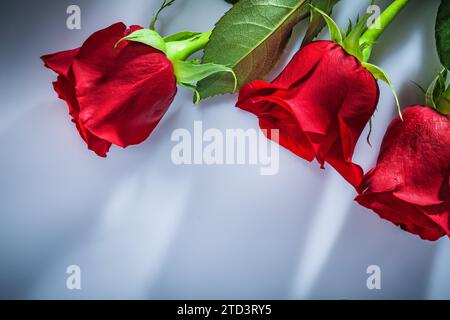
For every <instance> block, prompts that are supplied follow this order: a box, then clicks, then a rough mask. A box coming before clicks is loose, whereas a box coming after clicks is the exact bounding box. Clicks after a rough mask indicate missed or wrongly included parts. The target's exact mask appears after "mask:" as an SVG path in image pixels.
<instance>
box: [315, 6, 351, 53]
mask: <svg viewBox="0 0 450 320" xmlns="http://www.w3.org/2000/svg"><path fill="white" fill-rule="evenodd" d="M309 6H310V7H311V9H312V10H313V11H315V12H317V13H319V14H320V15H321V16H322V17H323V18H324V20H325V22H326V23H327V26H328V30H329V32H330V40H331V41H333V42H336V43H337V44H339V45H341V46H342V44H343V42H342V34H341V31H340V30H339V27H338V25H337V24H336V22H334V20H333V19H332V18H331V17H330V16H329V15H328V14H326V13H325V12H323V11H322V10H320V9H319V8H316V7H314V6H313V5H311V4H310V5H309Z"/></svg>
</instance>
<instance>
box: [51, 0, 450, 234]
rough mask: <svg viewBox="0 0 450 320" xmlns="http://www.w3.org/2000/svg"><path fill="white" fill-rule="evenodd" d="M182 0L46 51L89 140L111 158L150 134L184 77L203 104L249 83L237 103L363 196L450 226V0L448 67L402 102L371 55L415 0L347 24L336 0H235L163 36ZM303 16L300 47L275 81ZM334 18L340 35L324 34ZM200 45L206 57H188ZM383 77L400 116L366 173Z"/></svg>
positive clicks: (434, 228)
mask: <svg viewBox="0 0 450 320" xmlns="http://www.w3.org/2000/svg"><path fill="white" fill-rule="evenodd" d="M174 2H175V0H171V1H168V0H165V1H163V3H162V6H161V8H160V9H159V10H158V11H157V13H156V14H155V16H154V18H153V20H152V21H151V23H150V28H148V29H146V28H142V27H140V26H130V27H126V26H125V25H124V24H123V23H117V24H114V25H112V26H110V27H107V28H105V29H103V30H100V31H97V32H95V33H94V34H93V35H92V36H91V37H89V38H88V39H87V40H86V41H85V42H84V43H83V45H82V46H81V47H80V48H76V49H72V50H68V51H63V52H59V53H55V54H50V55H45V56H43V57H42V59H43V61H44V62H45V65H46V66H47V67H48V68H50V69H51V70H53V71H54V72H56V73H57V74H58V77H57V80H56V82H54V89H55V91H56V92H57V94H58V96H59V97H60V98H61V99H63V100H65V101H66V103H67V105H68V107H69V113H70V115H71V117H72V121H73V122H74V123H75V125H76V128H77V129H78V131H79V133H80V135H81V137H82V139H83V140H84V141H85V142H86V143H87V145H88V148H89V149H91V150H92V151H94V152H95V153H96V154H98V155H99V156H102V157H105V156H106V154H107V152H108V150H109V149H110V147H111V146H112V145H113V144H114V145H117V146H120V147H123V148H125V147H127V146H130V145H136V144H139V143H141V142H143V141H144V140H145V139H147V138H148V136H149V135H150V134H151V133H152V132H153V130H154V129H155V127H156V126H157V125H158V123H159V122H160V120H161V119H162V118H163V116H164V115H165V113H166V112H167V110H168V108H169V107H170V105H171V103H172V101H173V99H174V97H175V95H176V93H177V85H180V86H183V87H186V88H188V89H191V90H193V91H194V102H196V103H198V102H200V101H201V100H203V99H206V98H210V97H213V96H216V95H219V94H227V93H234V92H235V91H236V90H239V97H238V100H237V103H236V105H237V107H239V108H241V109H243V110H246V111H248V112H250V113H252V114H254V115H255V116H256V117H257V118H258V121H259V126H260V127H261V129H262V130H263V131H264V132H265V133H267V132H270V130H271V129H276V130H279V137H277V138H276V139H275V138H274V137H272V136H271V135H270V134H267V138H269V139H274V140H276V142H277V143H279V144H280V145H282V146H283V147H285V148H286V149H288V150H290V151H291V152H293V153H294V154H296V155H297V156H299V157H300V158H303V159H305V160H307V161H313V160H314V159H316V160H317V161H318V163H319V164H320V167H321V168H324V167H325V165H326V164H329V165H330V166H332V167H333V168H334V169H335V170H336V171H337V172H339V174H340V175H342V177H343V178H344V179H345V180H346V181H347V182H348V183H349V184H351V185H352V186H353V187H354V188H355V190H356V192H357V193H358V195H357V197H356V201H357V202H358V203H359V204H361V205H362V206H365V207H367V208H369V209H372V210H373V211H374V212H376V213H377V214H378V215H379V216H381V217H382V218H384V219H388V220H390V221H391V222H393V223H394V224H396V225H399V226H400V227H401V228H402V229H404V230H406V231H409V232H411V233H414V234H417V235H419V236H420V237H422V238H423V239H427V240H437V239H439V238H440V237H442V236H444V235H447V236H450V175H449V172H450V118H449V115H450V86H448V85H447V71H448V69H449V68H450V31H449V30H450V0H442V2H441V5H440V6H439V11H438V16H437V20H436V35H435V36H436V44H437V50H438V53H439V57H440V59H441V63H442V65H443V71H441V72H440V73H439V74H438V76H437V77H436V79H435V80H434V81H433V83H432V84H431V85H430V87H429V88H428V89H427V90H423V92H424V96H425V103H423V104H419V102H418V105H414V106H410V107H407V108H405V109H403V110H402V108H401V106H400V101H399V99H398V98H397V95H396V93H395V89H394V85H393V83H392V81H391V80H390V78H389V76H388V72H385V71H384V70H382V69H381V68H380V67H378V66H376V65H373V64H371V63H370V62H369V61H370V57H371V53H372V51H373V50H375V48H376V47H378V46H380V45H381V44H380V43H378V40H379V37H380V35H381V34H382V33H383V32H384V31H385V30H387V29H388V28H389V26H390V24H391V22H392V21H393V20H394V19H395V17H396V16H397V15H398V14H400V12H401V11H402V10H403V8H405V7H406V6H407V4H408V0H393V1H392V2H391V4H390V5H389V6H387V7H386V8H385V10H384V11H383V12H382V13H381V14H380V15H379V16H378V17H376V19H374V20H373V21H370V20H371V18H372V16H371V15H370V14H367V15H365V16H363V17H362V18H358V19H357V20H356V21H353V22H350V25H349V26H348V28H346V29H341V28H340V27H339V26H338V25H337V24H336V23H335V22H334V21H333V19H332V18H331V15H332V11H333V7H334V6H335V5H336V3H337V2H338V1H337V0H279V1H277V2H276V3H274V2H273V1H269V0H240V1H236V0H235V1H228V0H227V2H230V3H233V4H234V5H233V7H232V8H231V9H230V11H228V12H227V13H226V14H225V15H224V16H223V17H222V18H221V19H220V21H218V22H217V24H216V26H215V28H214V30H213V31H211V32H203V33H201V32H190V31H189V32H188V31H183V32H179V33H176V34H173V35H169V36H162V35H160V33H158V32H157V31H155V27H156V24H157V21H158V19H159V16H160V14H161V12H162V11H163V10H164V9H166V8H168V7H169V6H170V5H171V4H173V3H174ZM373 4H374V3H372V5H373ZM304 19H309V24H308V28H307V30H306V32H305V36H304V39H303V43H302V46H301V48H300V49H299V50H298V52H297V53H296V54H295V55H294V57H293V58H292V60H291V61H290V62H289V63H288V65H287V66H286V67H285V68H284V70H283V71H282V72H281V73H280V74H279V75H278V76H277V77H276V78H275V79H273V80H272V81H270V82H267V81H264V79H265V77H266V76H267V74H268V73H269V72H270V71H271V70H272V69H273V68H274V66H275V65H276V63H277V61H278V59H279V57H280V56H281V55H282V53H283V52H284V50H285V48H286V44H287V43H288V41H289V39H290V38H291V35H292V30H293V28H294V27H295V26H296V25H297V24H298V23H299V22H300V21H302V20H304ZM325 26H327V27H328V29H329V34H330V39H329V40H326V41H317V40H314V39H315V38H316V36H317V35H318V34H319V33H320V31H321V30H322V29H323V28H324V27H325ZM201 50H203V58H202V60H201V62H200V61H198V60H195V59H191V60H189V58H190V57H191V56H192V55H193V54H194V53H195V52H197V51H201ZM378 80H381V81H383V82H386V83H387V84H388V85H389V86H390V88H391V89H392V93H393V96H394V99H395V104H396V106H395V107H396V109H397V112H398V116H397V117H396V118H395V119H394V120H393V121H392V123H391V124H390V126H389V128H388V130H387V132H386V134H385V137H384V139H383V143H382V146H381V150H380V154H379V157H378V162H377V165H376V167H375V168H373V169H372V170H370V171H369V172H367V173H364V171H363V169H362V168H361V167H360V166H359V165H358V164H357V163H355V162H354V161H353V156H354V152H355V147H356V144H357V142H358V141H359V139H360V137H361V135H362V132H363V130H364V129H365V128H366V126H368V125H371V121H372V118H373V116H374V112H375V110H376V108H377V105H378V100H379V96H380V90H379V84H378Z"/></svg>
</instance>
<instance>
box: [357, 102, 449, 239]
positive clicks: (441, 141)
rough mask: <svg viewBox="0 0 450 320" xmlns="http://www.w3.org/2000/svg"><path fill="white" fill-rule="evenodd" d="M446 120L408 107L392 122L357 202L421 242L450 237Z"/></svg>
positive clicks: (430, 111)
mask: <svg viewBox="0 0 450 320" xmlns="http://www.w3.org/2000/svg"><path fill="white" fill-rule="evenodd" d="M449 146H450V118H449V116H448V115H443V114H440V113H439V112H437V111H436V110H434V109H432V108H430V107H424V106H412V107H409V108H407V109H406V110H405V111H404V112H403V121H402V120H401V119H400V118H399V117H397V118H396V119H394V120H393V121H392V123H391V124H390V126H389V128H388V130H387V132H386V134H385V136H384V139H383V143H382V146H381V150H380V155H379V157H378V162H377V166H376V167H375V168H374V169H372V170H371V171H370V172H369V173H367V175H366V176H365V178H364V180H363V185H362V187H363V189H364V191H363V192H362V194H360V195H359V196H358V197H357V198H356V201H357V202H358V203H359V204H361V205H362V206H364V207H367V208H369V209H372V210H373V211H375V212H376V213H377V214H378V215H379V216H380V217H381V218H384V219H387V220H389V221H391V222H392V223H394V224H395V225H398V226H400V227H401V228H402V229H404V230H406V231H409V232H411V233H413V234H416V235H419V236H420V237H421V238H422V239H426V240H437V239H439V238H440V237H442V236H444V235H447V236H450V186H449V184H450V179H449V170H450V147H449Z"/></svg>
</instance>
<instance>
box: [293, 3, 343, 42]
mask: <svg viewBox="0 0 450 320" xmlns="http://www.w3.org/2000/svg"><path fill="white" fill-rule="evenodd" d="M338 1H339V0H317V1H315V2H314V6H315V7H316V8H318V9H320V10H322V11H323V12H325V13H326V14H327V15H331V13H332V11H333V7H334V5H335V4H336V3H337V2H338ZM325 25H326V22H325V20H324V19H323V18H322V15H321V14H320V13H318V12H316V11H315V10H311V17H310V20H309V25H308V30H306V34H305V37H304V38H303V43H302V47H303V46H304V45H306V44H308V43H310V42H311V41H313V40H314V38H316V37H317V36H318V35H319V33H320V31H322V29H323V28H324V27H325Z"/></svg>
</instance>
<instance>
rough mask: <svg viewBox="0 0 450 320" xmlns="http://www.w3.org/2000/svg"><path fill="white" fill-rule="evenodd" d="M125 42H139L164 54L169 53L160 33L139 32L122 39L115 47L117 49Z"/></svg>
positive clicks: (147, 30) (143, 30)
mask: <svg viewBox="0 0 450 320" xmlns="http://www.w3.org/2000/svg"><path fill="white" fill-rule="evenodd" d="M123 41H134V42H139V43H143V44H146V45H148V46H150V47H153V48H155V49H158V50H160V51H162V52H164V53H166V52H167V47H166V43H165V41H164V39H163V38H162V37H161V36H160V35H159V33H157V32H156V31H153V30H150V29H140V30H137V31H135V32H133V33H131V34H129V35H128V36H126V37H124V38H122V39H120V40H119V41H118V42H117V43H116V45H115V46H116V47H117V46H118V45H119V44H120V43H121V42H123Z"/></svg>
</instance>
